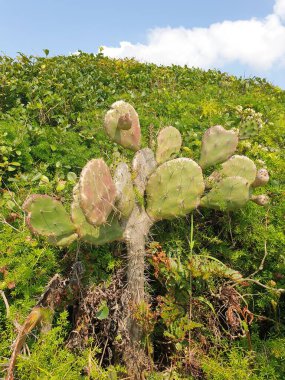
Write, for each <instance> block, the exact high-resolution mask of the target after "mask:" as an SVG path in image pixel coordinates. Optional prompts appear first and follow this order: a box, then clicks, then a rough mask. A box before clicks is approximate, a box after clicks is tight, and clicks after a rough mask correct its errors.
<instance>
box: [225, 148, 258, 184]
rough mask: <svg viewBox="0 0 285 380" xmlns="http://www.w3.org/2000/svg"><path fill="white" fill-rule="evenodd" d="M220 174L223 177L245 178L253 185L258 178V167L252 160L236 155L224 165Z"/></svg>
mask: <svg viewBox="0 0 285 380" xmlns="http://www.w3.org/2000/svg"><path fill="white" fill-rule="evenodd" d="M219 172H220V174H221V175H222V177H234V176H236V177H243V178H245V179H246V180H247V181H248V183H249V184H250V185H251V184H252V183H253V182H254V180H255V177H256V166H255V164H254V162H253V161H252V160H251V159H250V158H248V157H246V156H239V155H234V156H232V157H231V158H229V159H228V160H227V161H226V162H224V163H223V164H222V169H221V170H220V171H219Z"/></svg>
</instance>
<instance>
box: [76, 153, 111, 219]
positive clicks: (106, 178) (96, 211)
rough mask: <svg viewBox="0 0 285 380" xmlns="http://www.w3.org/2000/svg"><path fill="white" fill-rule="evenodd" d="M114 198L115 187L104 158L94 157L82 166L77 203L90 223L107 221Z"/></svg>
mask: <svg viewBox="0 0 285 380" xmlns="http://www.w3.org/2000/svg"><path fill="white" fill-rule="evenodd" d="M115 199H116V188H115V185H114V182H113V179H112V176H111V173H110V170H109V168H108V166H107V165H106V163H105V162H104V160H102V159H94V160H91V161H89V162H88V163H87V164H86V165H85V166H84V168H83V170H82V172H81V175H80V179H79V203H80V207H81V209H82V211H83V213H84V215H85V217H86V219H87V221H88V222H89V223H90V224H93V225H97V226H98V225H100V224H104V223H106V222H107V219H108V216H109V215H110V213H111V211H112V210H113V205H114V202H115Z"/></svg>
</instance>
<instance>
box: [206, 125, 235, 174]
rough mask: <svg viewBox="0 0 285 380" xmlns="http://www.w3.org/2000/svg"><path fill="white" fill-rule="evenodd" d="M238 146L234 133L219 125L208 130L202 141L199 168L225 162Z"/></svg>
mask: <svg viewBox="0 0 285 380" xmlns="http://www.w3.org/2000/svg"><path fill="white" fill-rule="evenodd" d="M237 144H238V136H237V134H236V133H235V132H234V131H227V130H225V129H224V128H223V127H222V126H220V125H215V126H214V127H211V128H209V129H208V130H207V131H206V132H205V133H204V136H203V139H202V149H201V157H200V162H199V164H200V166H201V167H202V168H203V169H204V168H207V167H209V166H212V165H215V164H219V163H221V162H224V161H226V160H227V159H228V158H229V157H230V156H232V155H233V154H234V152H235V150H236V147H237Z"/></svg>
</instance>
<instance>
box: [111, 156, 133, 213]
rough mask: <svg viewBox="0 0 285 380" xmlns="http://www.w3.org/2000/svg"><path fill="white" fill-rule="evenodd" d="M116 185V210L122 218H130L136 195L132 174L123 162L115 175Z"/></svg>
mask: <svg viewBox="0 0 285 380" xmlns="http://www.w3.org/2000/svg"><path fill="white" fill-rule="evenodd" d="M114 183H115V186H116V190H117V201H116V205H115V206H116V209H117V210H118V211H119V213H120V217H123V218H128V217H129V216H130V214H131V212H132V211H133V208H134V204H135V193H134V187H133V183H132V177H131V173H130V172H129V167H128V165H127V164H126V163H124V162H121V163H120V164H119V165H118V166H117V168H116V170H115V174H114Z"/></svg>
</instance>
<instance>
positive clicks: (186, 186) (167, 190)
mask: <svg viewBox="0 0 285 380" xmlns="http://www.w3.org/2000/svg"><path fill="white" fill-rule="evenodd" d="M204 187H205V186H204V181H203V175H202V170H201V168H200V166H199V165H198V164H197V163H196V162H194V161H193V160H191V159H190V158H176V159H174V160H171V161H167V162H165V163H164V164H162V165H160V166H159V167H158V168H157V169H156V170H155V172H153V173H152V175H151V176H150V178H149V180H148V183H147V186H146V195H147V213H148V215H149V216H150V217H151V218H153V219H154V220H160V219H172V218H175V217H177V216H183V215H186V214H188V213H189V212H190V211H192V210H193V209H195V208H196V207H197V206H198V205H199V203H200V196H201V195H202V193H203V191H204Z"/></svg>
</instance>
